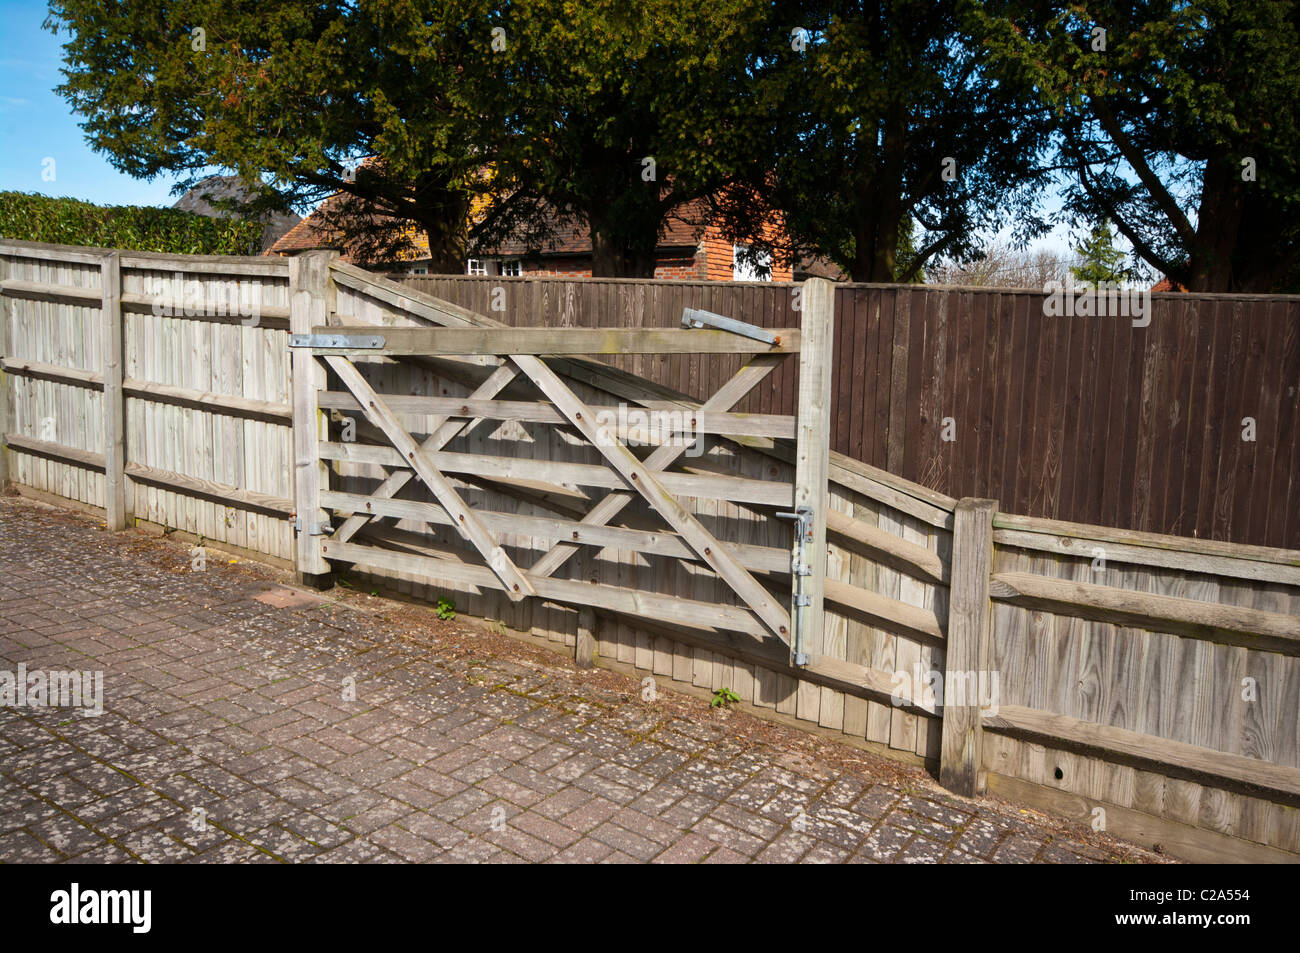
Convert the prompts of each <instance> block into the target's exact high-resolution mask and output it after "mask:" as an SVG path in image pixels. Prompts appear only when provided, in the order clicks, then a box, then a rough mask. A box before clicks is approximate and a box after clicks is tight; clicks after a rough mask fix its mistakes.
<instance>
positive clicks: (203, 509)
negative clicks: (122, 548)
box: [0, 243, 293, 560]
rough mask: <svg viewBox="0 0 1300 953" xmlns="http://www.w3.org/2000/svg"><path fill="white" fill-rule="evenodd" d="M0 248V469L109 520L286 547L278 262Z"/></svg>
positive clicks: (282, 265)
mask: <svg viewBox="0 0 1300 953" xmlns="http://www.w3.org/2000/svg"><path fill="white" fill-rule="evenodd" d="M0 255H2V256H3V261H4V264H5V268H4V274H3V279H4V299H3V300H4V309H5V320H4V321H0V354H3V367H2V368H0V373H3V375H4V381H3V383H4V387H3V389H4V390H6V391H7V395H8V397H7V400H0V415H7V416H0V423H3V425H4V426H3V430H4V432H5V435H6V443H7V444H8V454H7V461H5V462H0V476H3V474H4V472H5V468H6V467H7V469H8V476H9V478H10V479H11V480H13V481H14V482H15V483H17V484H19V485H21V486H24V487H29V488H31V489H33V490H37V491H42V492H45V493H49V494H53V495H55V496H58V497H62V498H65V499H68V500H73V501H76V502H78V503H82V504H87V505H90V506H94V507H99V508H102V509H104V510H105V513H106V515H107V518H108V521H109V523H110V525H111V526H112V527H113V528H121V527H122V526H123V525H124V524H125V521H126V519H127V517H128V516H130V517H132V518H134V519H136V520H141V521H145V522H150V523H153V524H156V525H158V526H163V527H167V528H171V529H180V530H184V531H186V532H189V533H192V534H194V535H196V536H201V537H203V538H205V539H209V540H215V541H218V542H222V543H226V544H228V545H231V546H235V547H239V548H242V549H247V550H250V551H253V552H257V553H260V554H263V555H266V556H271V557H275V558H278V559H280V560H289V559H291V558H292V555H293V536H292V532H291V528H290V525H289V524H288V523H287V522H286V521H285V519H286V517H287V516H288V515H289V514H290V513H291V512H292V511H293V492H292V482H291V477H292V459H291V455H290V450H291V445H290V437H291V431H290V424H291V416H292V415H291V406H290V403H289V376H288V357H287V349H286V345H287V341H288V326H289V321H288V318H289V307H288V305H289V282H288V266H287V263H286V262H282V261H272V260H268V259H258V258H212V257H205V258H199V257H186V256H179V255H177V256H172V255H155V254H136V253H132V252H120V253H118V252H104V251H99V250H93V249H73V248H64V247H61V246H40V245H28V244H17V245H15V244H10V243H3V244H0ZM4 456H6V455H4V454H0V458H3V457H4Z"/></svg>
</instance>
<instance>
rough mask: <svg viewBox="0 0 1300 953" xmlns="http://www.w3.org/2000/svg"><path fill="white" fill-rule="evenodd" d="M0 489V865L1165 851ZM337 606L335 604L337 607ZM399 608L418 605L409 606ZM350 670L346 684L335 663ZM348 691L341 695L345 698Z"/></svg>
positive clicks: (918, 857) (904, 857)
mask: <svg viewBox="0 0 1300 953" xmlns="http://www.w3.org/2000/svg"><path fill="white" fill-rule="evenodd" d="M101 525H102V524H100V523H99V522H98V521H95V520H93V519H91V518H88V517H83V516H79V515H74V514H70V513H67V512H65V511H60V510H52V509H49V508H45V507H39V506H37V505H34V504H32V503H29V502H27V501H22V500H16V499H12V498H4V499H0V672H4V671H9V672H16V671H17V668H18V666H19V664H20V663H21V664H23V665H25V667H26V669H27V671H28V672H34V671H37V670H41V671H45V672H54V671H61V670H72V669H76V670H81V671H84V670H92V671H93V670H102V671H103V673H104V683H103V684H104V713H103V714H102V715H101V716H99V717H87V716H85V715H83V714H82V713H81V712H79V711H77V710H75V709H71V708H68V707H63V708H50V707H46V708H41V707H24V708H19V707H7V708H2V709H0V861H4V862H46V861H61V860H68V859H75V860H76V861H79V862H106V861H107V862H111V861H131V860H139V861H152V862H158V861H163V862H167V861H198V862H208V861H214V862H231V861H291V862H301V861H327V862H343V861H386V862H400V861H415V862H420V861H499V862H516V861H561V862H563V861H579V862H590V861H608V862H629V861H659V862H687V863H691V862H697V861H704V862H706V863H728V862H741V861H747V860H750V859H755V860H759V861H778V862H783V861H807V862H830V863H838V862H846V861H847V862H917V863H929V862H948V863H980V862H984V861H986V860H994V861H1011V862H1024V861H1030V860H1033V861H1040V862H1078V861H1090V860H1130V861H1132V860H1138V861H1144V860H1155V859H1158V858H1155V857H1154V856H1153V855H1150V854H1147V853H1145V852H1143V851H1141V850H1139V849H1137V848H1134V847H1131V846H1129V845H1126V844H1123V843H1120V842H1118V841H1115V840H1112V839H1110V838H1107V837H1105V836H1104V835H1098V834H1094V833H1092V832H1091V831H1087V830H1085V829H1081V828H1076V827H1070V826H1067V825H1065V824H1063V823H1061V822H1056V821H1053V820H1050V819H1047V818H1044V817H1042V816H1041V815H1038V814H1034V813H1031V812H1024V811H1019V810H1016V809H1015V808H1012V807H1009V806H1007V805H1005V804H1000V803H998V802H994V801H981V802H978V803H976V802H970V801H964V800H961V799H957V798H953V797H950V796H948V795H946V794H944V793H943V792H942V791H941V790H940V789H939V788H938V787H937V786H936V785H935V784H934V783H933V782H932V781H931V780H930V779H929V778H928V777H927V776H925V775H923V774H922V773H920V772H919V771H916V770H913V769H910V768H906V767H902V766H899V765H896V764H894V763H892V762H889V761H885V760H883V759H880V758H877V757H875V756H874V755H870V754H866V753H863V752H860V751H857V750H855V749H852V748H849V747H847V746H845V745H840V744H835V743H832V742H829V741H825V740H822V739H818V738H815V737H813V736H810V735H807V734H804V733H802V732H799V731H795V730H792V729H788V728H785V727H782V726H775V725H771V724H769V723H766V722H761V721H759V720H758V719H756V718H753V717H751V716H749V715H747V714H744V713H733V714H732V715H731V717H729V718H726V719H720V718H718V717H717V716H716V715H715V714H713V713H710V711H709V709H708V707H707V705H706V704H705V703H704V702H703V701H701V700H699V699H696V698H690V697H687V696H683V695H677V694H675V693H671V692H664V693H663V694H661V695H660V697H659V699H658V700H657V701H655V702H653V703H646V702H643V701H642V700H641V698H640V685H639V683H638V682H637V681H635V680H634V679H631V678H627V677H625V676H623V675H619V674H616V673H612V672H607V671H596V672H580V671H578V670H576V669H575V668H574V667H573V666H572V665H571V664H570V663H569V662H567V661H566V660H565V659H563V658H560V657H557V656H553V655H551V654H550V653H547V652H544V651H542V650H540V649H535V648H532V647H530V646H526V645H522V644H520V643H518V642H515V641H513V640H510V639H507V638H505V637H503V636H498V635H494V634H491V633H487V632H485V631H483V630H482V629H480V628H479V627H476V626H467V625H466V624H464V623H463V622H455V623H443V622H439V621H438V620H436V619H435V618H434V617H433V616H432V613H430V612H427V611H426V610H422V609H421V610H416V609H412V608H409V607H403V606H401V605H399V604H397V603H393V602H389V601H388V600H383V599H371V598H369V597H368V596H367V595H366V594H364V593H356V592H351V593H346V592H345V593H340V594H339V595H335V594H330V595H329V597H328V598H321V597H317V596H314V595H304V594H300V593H297V592H296V591H293V590H287V589H286V588H285V587H284V586H283V585H282V581H283V577H281V576H279V575H277V573H276V572H275V571H273V570H270V569H266V568H265V567H254V566H246V565H231V564H229V563H228V562H227V559H228V557H225V556H221V555H220V554H217V553H215V552H213V551H209V553H208V565H207V569H206V571H204V572H194V571H192V570H191V566H190V557H189V552H188V547H187V546H184V545H180V544H178V543H174V542H171V541H166V540H161V539H157V538H154V537H149V536H146V535H144V534H142V533H138V532H127V533H122V534H108V533H106V532H104V531H103V530H102V529H101ZM336 599H339V600H341V601H335V600H336ZM413 620H414V621H413ZM348 680H351V683H349V681H348ZM348 684H354V685H355V694H356V700H355V701H349V700H346V699H345V686H346V685H348Z"/></svg>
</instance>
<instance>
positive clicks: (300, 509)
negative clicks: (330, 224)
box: [289, 251, 338, 589]
mask: <svg viewBox="0 0 1300 953" xmlns="http://www.w3.org/2000/svg"><path fill="white" fill-rule="evenodd" d="M337 257H338V253H337V252H333V251H309V252H304V253H303V254H301V255H297V256H295V257H294V258H291V259H289V295H290V298H289V333H290V334H311V329H312V327H313V326H318V325H324V324H325V323H326V319H327V316H328V314H329V311H330V310H331V306H332V299H333V294H334V291H333V288H332V285H333V281H332V279H331V278H330V273H329V269H330V262H331V261H333V260H334V259H335V258H337ZM290 373H291V375H292V381H291V383H292V386H293V472H294V480H293V490H294V492H293V499H294V519H295V527H296V534H297V539H296V542H295V546H294V573H295V576H296V577H297V579H298V581H299V582H300V583H303V584H305V585H310V586H314V587H316V588H321V589H324V588H328V587H329V586H330V585H332V579H331V577H330V566H329V562H328V561H327V560H326V559H325V555H324V553H322V552H321V539H322V536H321V534H322V533H323V532H324V523H325V513H324V511H323V510H322V509H321V504H320V491H321V487H322V486H328V483H329V468H328V467H327V466H326V464H325V462H324V461H322V460H321V458H320V441H321V439H322V438H328V436H329V431H328V430H327V429H326V428H327V427H328V418H326V416H325V415H324V414H323V413H321V410H320V406H319V404H318V402H317V396H316V395H317V391H319V390H321V389H322V388H323V387H324V386H325V369H324V367H322V366H321V364H320V363H319V362H318V361H317V360H316V357H315V355H313V354H312V352H311V350H310V349H309V348H292V349H291V351H290Z"/></svg>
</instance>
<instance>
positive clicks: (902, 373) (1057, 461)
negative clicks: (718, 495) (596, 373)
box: [400, 276, 1300, 548]
mask: <svg viewBox="0 0 1300 953" xmlns="http://www.w3.org/2000/svg"><path fill="white" fill-rule="evenodd" d="M400 280H402V281H403V282H405V283H406V284H408V285H409V286H410V287H413V288H416V289H418V290H420V291H425V292H427V293H429V294H432V295H435V296H437V297H440V298H445V299H447V300H450V301H455V302H457V303H459V304H461V305H463V306H465V307H467V308H470V309H472V310H474V311H478V312H481V313H483V314H486V315H489V316H490V317H494V318H497V319H498V320H503V321H505V322H507V323H509V324H513V325H519V326H522V325H530V324H531V325H536V324H546V325H555V326H591V327H602V326H603V327H616V326H646V327H677V326H679V325H680V323H681V315H682V309H683V308H686V307H691V308H704V309H706V310H709V311H715V312H717V313H719V314H725V315H728V316H730V317H735V318H740V319H742V320H745V321H749V322H751V323H753V324H757V325H760V326H762V327H792V326H796V325H797V324H798V314H797V313H796V311H795V296H794V292H795V288H796V286H791V285H785V284H734V283H730V282H703V281H701V282H684V281H622V280H608V279H579V278H543V279H533V278H473V277H460V276H401V278H400ZM495 288H501V289H503V292H504V294H502V295H499V296H497V298H496V300H497V301H498V302H499V303H500V304H501V305H503V306H504V308H505V310H504V311H494V310H492V304H493V301H494V299H493V290H494V289H495ZM1151 307H1152V314H1151V323H1150V324H1149V325H1148V326H1147V327H1134V326H1133V324H1132V321H1131V320H1130V319H1129V318H1125V317H1072V318H1064V317H1055V318H1054V317H1048V316H1046V315H1044V313H1043V295H1042V294H1041V293H1040V292H1035V291H1020V290H1005V289H969V288H941V287H936V286H927V285H902V286H887V285H860V284H844V285H840V286H839V287H838V288H837V296H836V328H835V338H836V340H835V343H836V347H835V355H836V357H835V365H834V368H833V387H834V401H835V418H834V422H833V423H832V426H831V435H830V437H831V448H832V449H833V450H837V451H839V452H841V453H844V454H847V455H849V456H851V457H854V458H855V459H858V460H861V461H863V462H865V463H869V464H871V465H873V466H876V467H880V468H881V469H885V470H889V471H890V472H892V473H896V474H898V475H899V476H902V477H905V478H907V479H909V480H913V481H915V482H917V483H921V484H923V485H925V486H927V487H931V488H933V489H936V490H939V491H941V492H943V493H946V494H948V495H949V496H953V497H965V496H975V497H990V498H994V499H997V500H998V501H999V503H1000V508H1001V509H1002V510H1004V511H1009V512H1015V513H1024V514H1027V515H1032V516H1042V517H1049V518H1053V519H1061V520H1069V521H1072V522H1078V523H1094V524H1098V525H1102V526H1115V527H1121V528H1126V529H1134V530H1144V531H1148V532H1159V533H1173V534H1177V535H1183V536H1199V537H1203V538H1212V539H1222V540H1229V541H1232V542H1238V543H1252V544H1257V545H1268V546H1279V547H1288V548H1300V434H1298V433H1297V425H1298V424H1300V297H1295V296H1240V297H1235V296H1226V295H1179V294H1162V295H1153V296H1152V297H1151ZM614 363H615V364H617V365H618V366H620V367H621V368H623V369H624V370H628V371H630V372H632V373H635V374H639V375H642V376H644V377H647V378H649V379H651V380H653V381H656V382H658V383H661V384H664V385H666V386H668V387H672V388H674V389H675V390H679V391H682V392H683V393H686V394H689V395H691V396H692V397H695V398H697V399H698V398H702V397H704V396H706V395H707V394H709V393H711V392H712V391H713V390H714V389H716V387H717V386H718V384H719V383H720V382H721V381H722V379H723V378H724V377H725V376H727V375H730V374H731V373H733V372H734V371H735V370H736V369H737V368H738V367H739V359H738V358H735V357H724V358H717V357H712V356H709V355H634V356H628V357H623V358H618V359H616V360H615V362H614ZM795 383H796V382H795V380H794V371H793V369H792V368H790V369H787V368H784V367H783V368H781V369H780V370H778V371H777V372H775V373H774V374H773V375H772V376H771V378H770V379H769V381H768V384H767V386H766V388H764V389H761V390H759V391H756V392H755V393H753V394H751V395H750V396H749V397H747V398H746V400H745V401H744V403H742V404H741V406H740V407H739V408H738V409H740V410H742V411H747V412H752V413H779V414H791V413H794V406H795ZM946 418H951V426H949V427H948V428H947V432H945V419H946ZM1244 418H1251V419H1253V421H1254V436H1255V439H1254V440H1253V441H1251V440H1246V439H1244V438H1243V431H1244V428H1245V426H1246V425H1245V424H1243V419H1244ZM949 436H950V437H952V438H953V439H951V440H949V439H945V437H949Z"/></svg>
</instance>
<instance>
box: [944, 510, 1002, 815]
mask: <svg viewBox="0 0 1300 953" xmlns="http://www.w3.org/2000/svg"><path fill="white" fill-rule="evenodd" d="M997 508H998V504H997V500H976V499H970V498H967V499H963V500H961V501H960V502H958V504H957V509H956V511H955V513H954V515H953V526H952V571H951V574H950V587H949V598H948V644H947V651H946V653H945V656H944V658H945V662H944V673H943V691H944V697H943V698H942V699H939V700H938V701H939V702H940V703H942V704H943V737H942V741H941V742H940V746H939V783H940V784H942V785H943V786H944V787H946V788H947V789H948V790H950V791H952V792H953V793H954V794H960V795H962V796H963V797H974V796H975V795H976V794H980V793H982V792H983V789H984V781H983V779H982V777H981V772H982V771H983V769H984V751H983V735H984V730H983V725H982V723H981V721H980V717H981V716H980V690H979V686H980V682H981V679H984V680H990V674H989V667H990V666H991V665H992V660H993V603H992V601H991V600H990V599H989V579H990V576H991V574H992V571H993V514H994V513H996V512H997ZM972 695H974V697H973V698H972V697H971V696H972ZM959 696H960V697H959ZM953 702H960V704H952V703H953Z"/></svg>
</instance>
